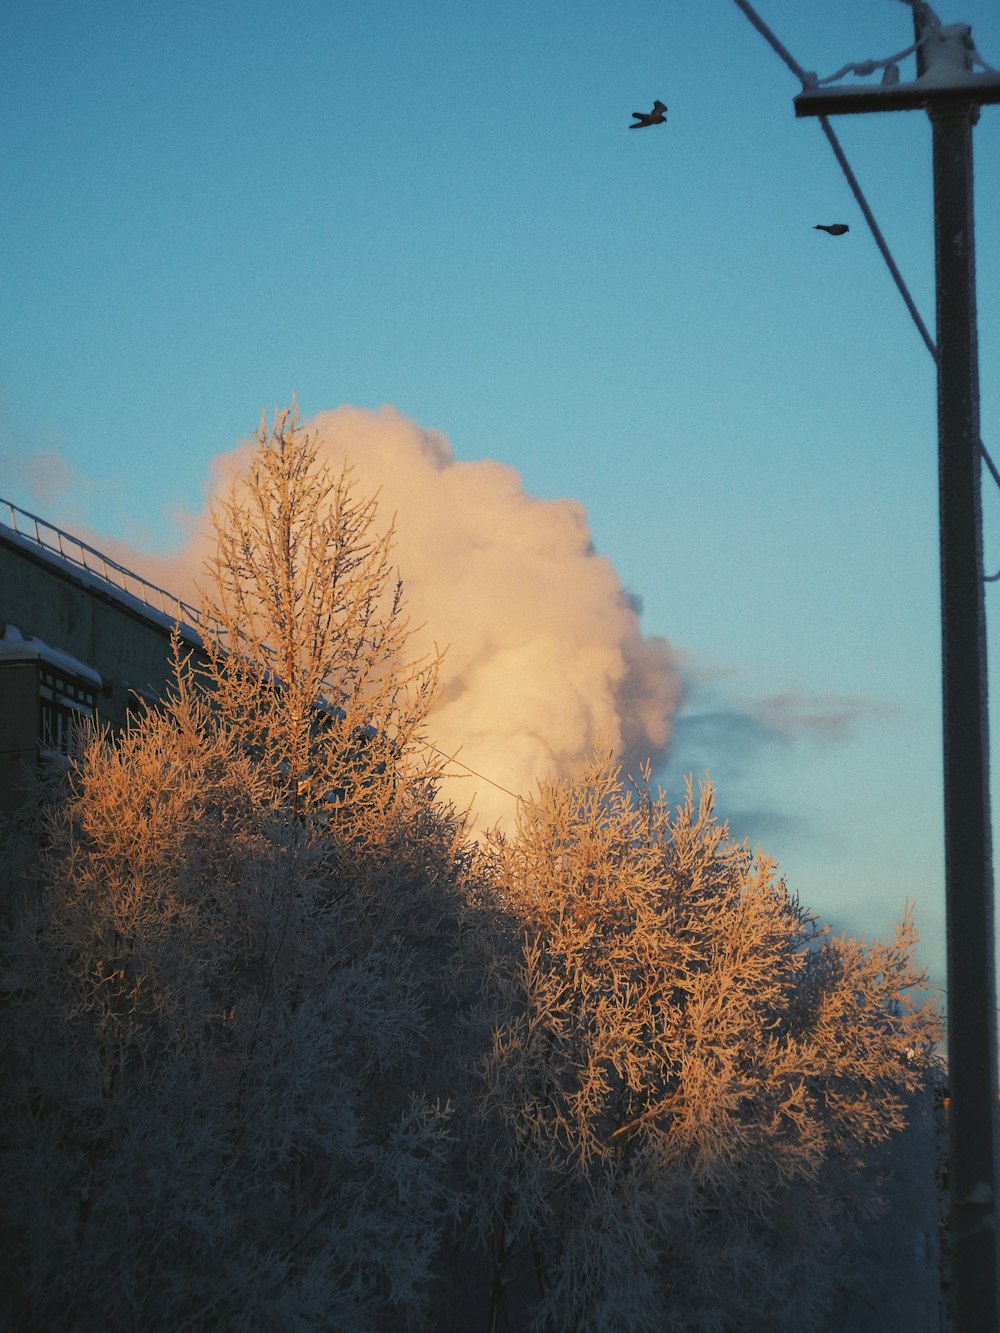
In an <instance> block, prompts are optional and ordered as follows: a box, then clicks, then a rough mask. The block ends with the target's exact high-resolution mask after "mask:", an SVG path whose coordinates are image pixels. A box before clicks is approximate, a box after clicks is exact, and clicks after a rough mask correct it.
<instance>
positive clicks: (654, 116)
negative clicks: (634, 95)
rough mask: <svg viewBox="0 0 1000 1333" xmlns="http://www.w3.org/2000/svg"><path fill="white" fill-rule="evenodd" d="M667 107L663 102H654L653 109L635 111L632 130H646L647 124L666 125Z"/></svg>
mask: <svg viewBox="0 0 1000 1333" xmlns="http://www.w3.org/2000/svg"><path fill="white" fill-rule="evenodd" d="M666 110H667V108H666V107H665V106H664V105H663V103H662V102H654V103H653V109H652V111H633V112H632V115H633V116H635V124H634V125H630V126H629V129H630V130H644V129H645V128H646V126H647V125H665V124H666V123H667V117H666Z"/></svg>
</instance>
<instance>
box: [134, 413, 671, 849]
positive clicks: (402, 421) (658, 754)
mask: <svg viewBox="0 0 1000 1333" xmlns="http://www.w3.org/2000/svg"><path fill="white" fill-rule="evenodd" d="M303 424H304V428H305V429H307V430H308V431H309V432H310V434H313V435H315V436H316V438H317V440H318V442H319V445H320V455H321V458H322V459H323V460H324V461H325V462H326V463H327V464H328V466H329V467H330V468H331V469H333V470H336V471H339V469H340V467H341V466H342V464H343V463H344V462H347V463H348V464H349V465H350V466H351V468H352V469H353V473H354V477H355V480H356V484H357V493H358V494H359V495H373V494H375V493H376V492H378V497H379V499H378V504H379V509H378V520H377V524H378V526H379V527H380V529H384V528H385V527H386V526H388V524H389V523H390V522H391V521H393V520H395V533H396V549H395V553H394V559H395V562H396V564H397V565H398V567H399V570H400V573H401V575H402V578H403V585H404V591H405V595H406V601H407V606H408V611H409V615H410V618H411V620H412V622H413V624H414V625H415V626H421V628H420V629H419V630H418V631H417V637H418V641H419V644H420V648H421V649H425V650H426V649H431V648H433V645H434V644H437V645H438V646H440V647H441V648H444V649H445V650H446V651H445V657H444V662H443V669H442V677H441V692H440V697H439V699H438V702H437V705H436V707H435V710H434V712H433V714H432V716H431V718H430V721H429V734H430V737H431V740H432V741H433V743H434V745H435V746H436V747H437V748H439V749H440V750H442V751H443V752H444V753H446V754H447V755H456V754H457V756H458V763H456V764H453V765H452V766H451V768H452V772H453V773H454V776H453V777H451V778H450V779H449V780H448V783H447V784H446V788H445V794H446V795H447V796H448V797H449V798H450V799H452V800H454V801H455V803H456V805H458V806H460V807H462V808H465V807H466V806H468V805H469V804H470V802H472V801H473V799H474V807H473V808H474V817H475V820H476V822H477V823H478V824H480V825H486V824H490V823H492V822H494V821H495V820H497V819H505V818H509V817H510V815H511V814H512V813H513V809H514V805H515V800H514V797H513V796H512V795H511V793H520V794H527V793H529V792H530V791H532V790H533V788H534V786H535V784H536V782H537V781H538V780H539V779H542V778H545V777H550V776H553V775H558V774H566V773H568V772H571V771H572V770H573V768H574V767H575V766H576V765H577V764H578V763H579V762H580V761H581V760H582V759H584V758H585V757H586V756H587V755H588V754H589V753H590V752H591V751H592V750H593V748H594V746H595V745H596V744H598V743H599V742H600V743H603V744H606V745H608V746H610V747H611V748H612V750H613V751H614V753H615V755H616V758H618V759H619V760H620V762H621V763H622V764H623V765H624V766H625V767H626V768H628V769H630V770H631V771H635V769H636V767H637V766H638V765H639V764H640V763H642V762H643V761H644V760H645V759H646V758H651V759H652V760H653V763H654V765H655V764H656V762H658V761H659V760H660V759H662V758H663V756H664V755H665V753H666V748H667V744H668V740H669V737H670V728H671V720H672V718H673V716H674V714H675V712H676V710H677V708H678V705H679V702H680V696H681V683H680V674H679V672H678V670H677V667H676V664H675V660H674V655H673V653H672V651H671V649H670V646H669V645H668V643H667V641H666V640H665V639H663V638H659V637H647V636H644V635H643V633H642V631H641V627H640V620H639V613H638V609H637V605H636V602H635V599H634V598H631V597H630V596H629V595H628V594H627V593H626V591H625V589H624V588H623V586H622V583H621V581H620V579H619V577H618V575H617V573H616V572H615V569H614V567H613V566H612V565H611V563H610V561H609V560H607V559H606V558H605V557H604V556H601V555H598V554H597V553H596V552H595V551H594V549H593V544H592V541H591V535H590V530H589V527H588V523H587V516H586V512H585V510H584V508H583V506H582V505H581V504H579V503H578V502H576V501H574V500H569V499H560V500H542V499H538V498H537V497H534V496H531V495H529V494H528V493H527V492H526V491H525V489H524V486H523V483H522V479H521V477H520V475H519V474H518V473H517V472H516V471H515V470H514V469H513V468H511V467H507V466H505V465H503V464H501V463H497V462H494V461H491V460H482V461H478V462H463V461H460V460H458V459H456V458H455V455H454V452H453V450H452V448H451V446H450V444H449V443H448V441H447V439H446V438H445V437H444V435H442V434H441V433H440V432H438V431H433V430H424V429H422V428H421V427H419V426H418V425H416V424H415V423H414V422H412V421H410V420H408V419H407V418H405V417H404V416H402V415H401V414H400V413H399V412H397V411H396V410H394V409H393V408H390V407H383V408H381V409H379V410H378V411H376V412H371V411H366V410H361V409H359V408H354V407H349V406H344V407H339V408H337V409H335V410H334V411H329V412H322V413H320V414H319V415H317V416H316V417H314V418H312V420H310V421H308V422H305V423H303ZM249 447H250V446H249V444H248V443H247V442H244V443H243V444H241V445H239V446H237V447H236V448H235V449H233V450H231V451H229V452H227V453H225V454H223V455H221V456H220V457H218V458H216V459H215V461H214V463H213V465H212V480H211V483H210V486H209V495H208V500H209V501H211V499H212V498H213V497H214V496H216V495H219V494H221V493H222V492H223V491H224V490H225V489H226V487H227V483H228V478H229V477H230V476H232V474H233V472H234V471H235V470H237V469H238V468H239V467H240V466H241V464H242V463H243V462H244V461H245V459H246V456H247V453H248V451H249ZM208 528H209V520H208V513H207V509H206V512H205V513H203V514H201V515H197V516H194V517H192V518H191V519H190V520H189V531H190V533H191V537H190V540H189V542H188V543H187V545H186V546H185V547H184V548H183V549H182V550H181V551H180V552H179V553H177V554H176V555H175V556H173V557H170V558H166V559H164V558H162V557H161V558H160V559H158V560H157V561H156V567H155V569H153V568H152V567H151V565H150V563H149V561H145V562H143V563H144V565H145V570H144V572H146V571H150V570H151V571H152V575H151V576H156V577H157V581H164V582H166V580H168V579H169V580H170V581H169V582H166V586H167V587H170V588H171V589H172V590H176V591H177V592H178V593H181V595H190V594H191V591H192V586H193V582H194V580H195V579H196V578H198V577H199V576H200V570H201V567H202V563H203V560H204V558H205V556H206V555H207V554H208V551H209V542H208V539H207V537H206V532H207V529H208ZM469 769H473V770H475V772H476V774H478V775H481V776H478V777H477V776H474V775H473V774H471V773H470V772H469V771H468V770H469ZM503 789H506V790H503Z"/></svg>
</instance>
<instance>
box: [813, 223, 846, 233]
mask: <svg viewBox="0 0 1000 1333" xmlns="http://www.w3.org/2000/svg"><path fill="white" fill-rule="evenodd" d="M813 230H814V231H828V232H829V233H830V235H831V236H843V234H844V232H845V231H850V230H851V229H850V227H849V226H848V225H847V223H846V222H831V223H830V224H829V225H825V224H824V223H822V222H817V223H816V226H815V227H814V228H813Z"/></svg>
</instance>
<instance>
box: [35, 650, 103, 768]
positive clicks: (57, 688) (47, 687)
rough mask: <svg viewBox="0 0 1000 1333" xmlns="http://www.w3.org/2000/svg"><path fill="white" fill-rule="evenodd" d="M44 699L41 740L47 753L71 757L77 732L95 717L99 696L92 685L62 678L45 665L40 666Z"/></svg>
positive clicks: (41, 717) (41, 694) (42, 701)
mask: <svg viewBox="0 0 1000 1333" xmlns="http://www.w3.org/2000/svg"><path fill="white" fill-rule="evenodd" d="M38 676H39V680H38V684H39V695H40V696H41V715H40V725H39V729H40V735H39V740H40V741H41V743H42V745H43V746H44V747H45V748H46V749H48V750H56V751H58V752H59V753H60V754H69V752H70V748H71V746H72V744H73V733H74V730H75V729H76V728H77V727H78V726H79V725H80V723H81V721H82V720H83V719H84V718H86V717H93V715H94V708H95V707H96V704H97V697H96V694H95V691H94V689H93V687H92V686H90V685H86V684H83V683H82V682H80V681H79V680H74V679H73V678H72V676H64V675H61V674H60V673H59V672H58V671H55V670H53V669H52V668H51V667H49V666H48V665H46V663H44V662H40V663H39V673H38Z"/></svg>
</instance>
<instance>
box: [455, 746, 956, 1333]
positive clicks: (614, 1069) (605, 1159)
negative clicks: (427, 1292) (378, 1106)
mask: <svg viewBox="0 0 1000 1333" xmlns="http://www.w3.org/2000/svg"><path fill="white" fill-rule="evenodd" d="M494 854H495V861H496V875H497V878H498V882H499V884H500V885H502V890H503V893H504V895H505V899H506V903H507V905H508V907H509V910H510V911H511V913H512V915H513V916H514V918H515V919H516V920H517V921H518V922H519V931H520V940H521V951H520V961H519V963H518V964H517V965H516V966H515V967H514V968H513V969H512V970H511V972H510V973H509V975H508V976H507V979H506V988H507V1003H508V1004H509V1005H511V1007H512V1011H513V1016H512V1017H511V1018H510V1019H509V1020H508V1021H506V1022H505V1023H502V1024H500V1025H499V1026H498V1028H497V1030H496V1033H495V1037H494V1043H493V1050H492V1054H491V1056H490V1058H489V1060H488V1061H487V1065H486V1080H487V1082H486V1093H485V1097H484V1102H483V1113H484V1117H485V1124H484V1131H483V1141H484V1145H485V1147H484V1151H485V1152H486V1153H487V1154H490V1161H489V1166H488V1167H487V1168H485V1169H484V1170H483V1173H482V1179H483V1182H484V1188H483V1190H482V1193H481V1196H480V1204H481V1213H480V1220H481V1227H482V1232H483V1235H484V1237H485V1239H486V1241H487V1243H488V1245H489V1248H490V1256H491V1264H492V1283H493V1286H492V1304H493V1309H494V1312H495V1314H498V1315H503V1314H504V1313H507V1314H508V1315H509V1316H510V1317H511V1318H512V1319H513V1320H514V1325H515V1326H524V1324H525V1322H526V1323H527V1324H528V1325H529V1326H530V1327H532V1328H538V1329H546V1330H549V1329H552V1330H562V1329H565V1330H569V1329H579V1328H601V1329H602V1330H608V1331H609V1333H610V1331H611V1330H621V1333H626V1331H629V1333H637V1331H638V1330H644V1329H649V1330H657V1331H663V1330H672V1329H677V1330H689V1329H690V1330H711V1329H719V1330H723V1329H740V1330H751V1329H761V1330H763V1329H774V1328H788V1329H792V1328H795V1329H809V1328H819V1327H822V1323H823V1319H824V1315H825V1312H826V1310H827V1309H828V1308H829V1305H830V1302H831V1299H832V1294H833V1287H834V1284H835V1282H836V1281H837V1274H838V1265H839V1264H840V1261H841V1257H842V1255H843V1252H844V1249H845V1246H846V1245H847V1244H848V1242H849V1240H850V1235H851V1228H852V1226H853V1222H854V1219H856V1218H858V1217H860V1216H862V1215H864V1214H865V1213H866V1212H868V1211H871V1210H872V1209H874V1208H875V1207H876V1206H877V1177H876V1175H875V1173H873V1172H866V1170H865V1169H864V1167H865V1164H866V1163H867V1162H868V1160H869V1156H870V1153H871V1151H872V1150H873V1149H874V1148H875V1147H876V1146H877V1145H879V1144H881V1143H883V1142H884V1141H886V1140H887V1139H889V1138H890V1136H892V1135H894V1134H896V1133H897V1132H898V1131H900V1130H901V1129H902V1127H903V1126H904V1124H905V1120H906V1110H907V1104H908V1100H909V1099H910V1098H911V1096H913V1095H914V1094H916V1093H917V1092H918V1090H919V1089H920V1088H921V1086H922V1085H923V1082H924V1080H925V1076H926V1073H927V1071H928V1069H929V1067H930V1064H931V1051H932V1047H933V1044H934V1041H935V1040H936V1038H937V1036H938V1033H939V1027H938V1018H937V1015H936V1013H935V1012H934V1011H933V1010H932V1009H931V1008H930V1007H929V1006H919V1005H915V1004H914V1003H913V1002H912V1000H911V998H910V995H911V991H912V990H913V988H914V987H915V986H917V985H918V984H919V983H920V981H921V979H922V978H921V977H920V975H919V974H918V972H917V971H916V969H915V967H914V965H913V962H912V951H913V947H914V943H915V934H914V929H913V926H912V922H910V921H909V919H906V920H904V921H903V923H902V924H901V926H900V927H899V929H898V932H897V935H896V938H895V939H894V940H893V941H892V942H891V943H889V944H883V943H879V942H874V943H871V944H867V945H866V944H864V943H858V942H857V941H853V940H844V939H838V938H835V937H833V936H832V935H830V934H829V933H827V932H825V931H823V930H821V929H819V928H818V927H817V925H816V923H815V920H814V919H813V918H812V917H810V916H809V915H808V914H807V913H805V912H804V911H803V909H802V908H801V907H800V905H799V904H798V902H797V901H796V900H795V898H794V897H793V896H792V895H791V894H790V893H789V892H788V890H787V889H786V887H785V884H784V882H783V881H782V880H781V879H780V878H778V877H777V875H776V873H775V868H774V866H773V865H772V864H771V863H770V862H769V861H767V860H766V859H765V858H763V857H762V856H760V855H758V856H757V857H756V858H755V857H754V856H752V855H751V853H750V852H749V850H748V848H747V847H746V846H739V845H736V844H735V843H733V842H732V840H731V839H729V837H728V835H727V832H726V829H725V826H723V825H720V824H718V823H717V822H716V820H715V818H714V814H713V797H712V792H711V789H710V788H708V787H706V788H705V789H703V791H702V793H701V798H700V801H698V802H697V803H696V802H695V800H694V798H693V796H692V793H691V790H690V786H689V789H688V793H687V799H686V800H685V802H684V803H683V804H682V805H681V807H680V808H679V809H678V810H677V811H676V813H675V814H671V811H670V810H669V808H668V807H667V805H666V804H665V802H664V800H663V798H662V797H659V796H654V795H653V794H652V793H651V792H650V790H649V786H648V783H646V784H640V785H639V787H638V789H630V787H629V785H628V784H626V783H625V782H623V781H622V779H621V776H620V774H619V773H618V772H617V770H616V769H615V768H614V766H613V765H612V764H611V763H610V761H595V762H594V763H593V764H592V765H591V766H590V767H589V768H588V769H587V771H586V772H584V773H583V774H582V776H581V777H580V778H579V779H578V780H577V781H574V782H566V783H557V784H553V785H550V786H547V787H544V788H543V789H542V790H541V792H540V795H539V797H538V798H537V799H536V800H534V801H532V802H527V803H525V804H524V805H523V806H522V811H521V817H520V821H519V826H518V830H517V834H516V836H514V837H512V838H511V839H509V840H507V841H504V840H499V841H498V842H497V844H496V846H495V848H494Z"/></svg>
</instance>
